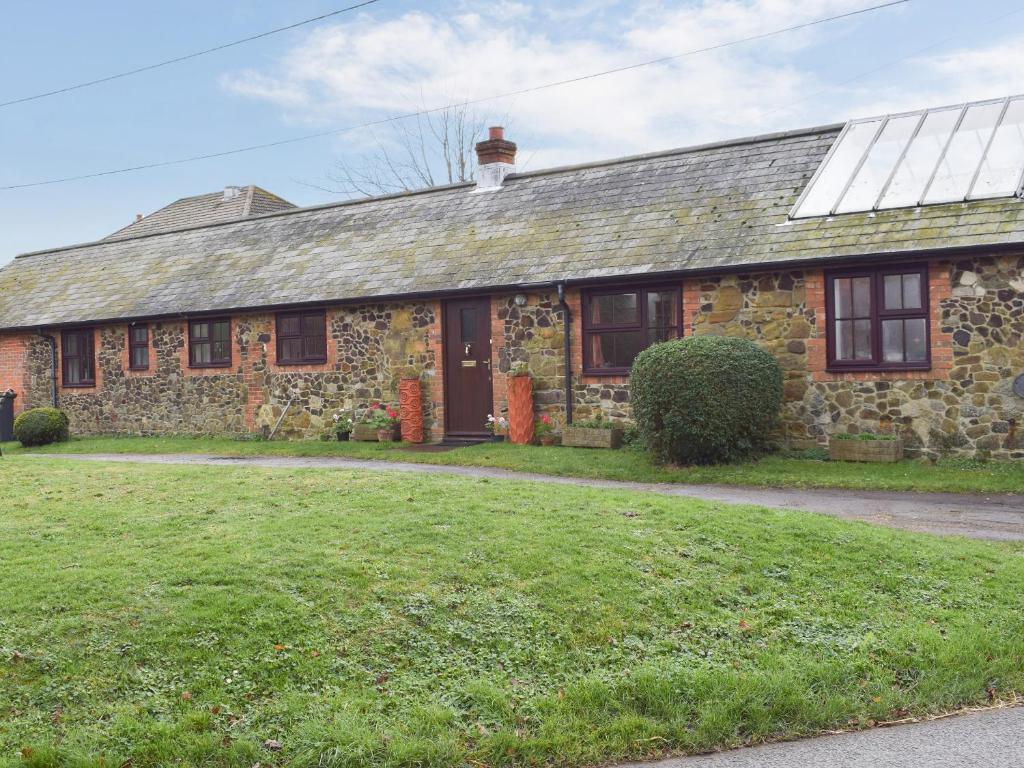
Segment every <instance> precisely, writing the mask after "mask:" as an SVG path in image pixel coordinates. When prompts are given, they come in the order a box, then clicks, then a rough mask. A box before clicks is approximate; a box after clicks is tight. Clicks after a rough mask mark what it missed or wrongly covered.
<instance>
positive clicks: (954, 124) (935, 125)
mask: <svg viewBox="0 0 1024 768" xmlns="http://www.w3.org/2000/svg"><path fill="white" fill-rule="evenodd" d="M1022 184H1024V96H1011V97H1009V98H1006V99H999V100H995V101H981V102H977V103H974V104H964V105H962V106H959V107H942V108H940V109H929V110H923V111H919V112H908V113H905V114H899V115H886V116H885V117H872V118H868V119H865V120H853V121H851V122H849V123H847V125H846V128H844V129H843V132H842V133H841V134H840V135H839V138H838V139H837V140H836V143H835V144H834V145H833V146H832V149H831V150H829V153H828V155H827V156H826V157H825V160H824V161H823V162H822V164H821V167H819V168H818V172H817V173H815V175H814V177H813V178H812V179H811V182H810V184H808V185H807V189H805V190H804V193H803V194H802V195H801V196H800V199H799V200H798V201H797V204H796V207H795V208H794V209H793V214H792V217H793V218H794V219H802V218H807V217H810V216H828V215H831V214H839V213H855V212H863V211H877V210H883V209H887V208H905V207H911V206H917V205H931V204H937V203H952V202H961V201H965V200H983V199H986V198H992V197H1012V196H1014V195H1017V196H1020V194H1021V187H1022Z"/></svg>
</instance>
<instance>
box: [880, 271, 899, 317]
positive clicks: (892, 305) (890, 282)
mask: <svg viewBox="0 0 1024 768" xmlns="http://www.w3.org/2000/svg"><path fill="white" fill-rule="evenodd" d="M884 306H885V308H886V309H903V275H886V276H885V303H884Z"/></svg>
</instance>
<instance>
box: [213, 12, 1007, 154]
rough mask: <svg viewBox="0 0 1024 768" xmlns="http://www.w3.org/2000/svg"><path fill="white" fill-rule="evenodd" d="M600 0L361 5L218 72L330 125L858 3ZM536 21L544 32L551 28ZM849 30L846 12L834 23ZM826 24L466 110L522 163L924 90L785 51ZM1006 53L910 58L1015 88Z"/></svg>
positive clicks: (720, 130)
mask: <svg viewBox="0 0 1024 768" xmlns="http://www.w3.org/2000/svg"><path fill="white" fill-rule="evenodd" d="M614 5H615V3H614V2H613V0H579V1H578V2H575V3H560V4H558V5H557V6H555V10H553V9H552V6H551V5H550V4H539V5H536V6H531V5H528V4H525V3H521V2H504V3H498V4H497V5H496V4H495V3H487V4H484V3H477V2H464V3H462V4H461V6H460V8H459V11H460V12H459V13H458V14H456V15H449V16H445V15H440V14H432V13H427V12H423V11H413V12H409V13H405V14H403V15H401V16H399V17H396V18H392V19H390V20H379V19H374V18H371V17H369V16H365V17H362V18H360V19H358V20H356V21H352V22H349V23H345V24H339V25H333V26H328V27H323V28H320V29H317V30H315V31H314V32H312V33H311V34H309V35H308V36H307V37H306V38H305V39H304V41H303V42H302V43H301V44H300V45H298V46H296V47H295V48H293V49H292V50H291V51H290V52H289V53H288V54H287V55H286V56H285V57H284V58H283V59H282V60H281V61H280V63H279V66H277V67H276V68H274V69H273V70H272V71H244V72H238V73H234V74H231V75H229V76H226V77H224V78H223V80H222V82H223V85H224V87H225V88H226V89H227V90H229V91H231V92H233V93H236V94H239V95H242V96H246V97H251V98H258V99H261V100H264V101H266V102H268V103H271V104H274V105H276V106H277V107H278V108H280V109H281V110H282V112H283V114H284V115H285V116H286V117H287V118H288V119H289V120H301V121H306V122H309V123H311V124H318V125H319V124H323V125H334V124H339V123H341V124H344V123H345V122H358V121H361V120H366V119H373V118H375V117H380V116H382V115H393V114H399V113H404V112H408V111H412V110H415V109H418V108H421V107H423V106H427V107H433V106H440V105H442V104H445V103H448V102H451V101H453V100H458V99H460V98H467V99H474V98H479V97H483V96H488V95H492V94H496V93H502V92H508V91H514V90H518V89H521V88H528V87H531V86H535V85H539V84H543V83H548V82H552V81H557V80H564V79H567V78H571V77H576V76H581V75H586V74H589V73H593V72H598V71H602V70H607V69H612V68H616V67H622V66H627V65H630V64H634V63H636V62H639V61H643V60H646V59H652V58H657V57H660V56H668V55H673V54H677V53H680V52H682V51H686V50H690V49H695V48H702V47H706V46H708V45H714V44H716V43H721V42H725V41H728V40H735V39H738V38H743V37H747V36H751V35H756V34H760V33H763V32H765V31H766V30H771V29H776V28H781V27H786V26H791V25H794V24H798V23H802V22H806V21H810V20H814V19H818V18H822V17H825V16H829V15H833V14H837V13H843V12H846V11H850V10H853V9H857V8H862V7H863V6H864V2H863V0H801V2H800V3H794V2H791V0H703V1H702V2H698V3H693V4H690V5H685V6H682V7H680V6H679V5H678V4H675V5H671V6H670V5H665V4H662V3H657V2H651V3H640V4H637V5H635V6H632V7H631V8H630V9H629V10H628V12H627V13H628V15H626V16H623V15H622V11H623V9H622V8H621V7H619V8H616V9H615V10H616V11H617V14H616V15H615V17H614V23H611V22H612V18H611V16H610V15H609V14H610V8H611V6H614ZM499 6H500V7H499ZM496 9H497V10H496ZM553 14H558V19H559V22H560V23H555V22H554V18H555V17H554V16H553ZM548 29H552V30H559V31H558V32H557V33H556V34H557V36H556V34H549V33H547V32H546V31H545V30H548ZM567 29H568V30H571V33H567V32H566V30H567ZM855 29H856V26H855V23H848V24H846V25H844V26H843V27H841V28H838V31H836V30H835V29H834V30H833V33H834V34H845V33H846V32H848V31H849V30H855ZM825 35H826V32H825V28H824V27H814V28H811V29H807V30H803V31H801V32H799V33H791V34H787V35H781V36H778V37H773V38H768V39H766V40H762V41H759V42H758V43H754V44H748V45H739V46H735V47H731V48H728V49H723V50H718V51H714V52H710V53H704V54H700V55H696V56H690V57H685V58H679V59H676V60H674V61H672V62H669V63H666V64H660V65H656V66H651V67H645V68H642V69H638V70H633V71H629V72H624V73H620V74H614V75H609V76H607V77H602V78H597V79H593V80H585V81H583V82H580V83H576V84H574V85H571V86H568V87H559V88H552V89H548V90H542V91H539V92H535V93H530V94H524V95H520V96H517V97H514V98H507V99H502V100H499V101H497V102H492V103H487V104H484V105H482V106H481V111H483V112H485V113H487V114H488V115H489V116H490V117H492V118H493V119H502V118H503V116H504V115H506V114H507V115H510V116H511V119H512V122H513V124H514V126H515V135H514V136H512V138H514V139H516V140H517V141H518V142H519V144H520V147H521V148H522V150H523V151H522V153H521V158H522V160H523V162H529V165H530V167H531V168H538V167H542V166H545V165H550V164H553V163H562V162H576V161H580V160H587V159H597V158H601V157H607V156H613V155H619V154H627V153H633V152H644V151H651V150H655V149H661V148H667V147H673V146H680V145H683V144H688V143H695V142H700V141H708V140H714V139H720V138H727V137H729V136H737V135H742V134H748V133H756V132H759V131H762V130H772V129H778V128H784V127H794V126H799V125H804V124H813V123H816V122H821V121H822V119H823V118H824V119H835V118H836V117H837V115H836V114H834V113H828V112H826V106H827V105H831V106H832V108H834V107H835V105H836V104H837V103H841V104H842V105H844V106H845V107H846V108H847V109H849V110H851V111H849V112H845V113H840V114H841V115H842V116H847V115H850V116H852V115H865V114H871V113H872V111H864V110H866V109H868V108H869V107H875V106H877V107H879V108H881V107H887V106H889V105H893V104H897V103H905V102H907V101H908V99H910V98H913V97H918V96H921V95H925V94H922V91H921V90H916V91H915V90H914V89H909V90H908V89H903V90H900V89H899V88H890V89H888V90H886V89H881V90H880V89H878V88H873V89H870V90H869V89H863V90H858V87H857V86H849V87H846V88H840V89H834V88H833V89H830V88H829V85H828V83H824V82H822V81H820V80H819V78H818V76H817V74H816V73H815V72H814V71H813V68H808V67H807V66H806V65H805V66H803V67H801V66H798V65H797V64H795V63H793V62H796V61H798V60H799V58H800V57H799V54H800V53H803V52H806V51H808V50H812V48H813V46H815V45H818V44H820V42H821V40H822V39H823V36H825ZM824 54H825V55H827V52H824ZM865 64H866V65H870V62H865ZM1021 64H1024V47H1015V46H1010V45H1007V46H1006V48H1005V50H1003V49H995V50H991V51H986V50H983V51H964V52H962V53H958V54H951V55H948V56H943V57H937V58H932V59H927V58H922V59H919V60H917V61H915V62H912V63H911V66H912V67H914V68H916V69H917V71H918V72H919V73H922V76H925V75H928V76H930V77H931V80H932V82H938V83H940V85H939V86H938V87H935V88H932V89H929V92H928V93H927V94H926V95H927V97H928V98H934V99H938V103H942V101H943V99H950V98H952V99H953V100H955V99H957V98H962V96H961V94H969V93H970V94H977V93H978V92H981V91H983V92H984V94H987V93H989V92H992V91H993V90H998V91H999V92H1002V93H1007V92H1010V91H1013V90H1021V86H1020V82H1019V77H1017V76H1015V74H1014V73H1019V72H1022V71H1024V68H1022V67H1021ZM1014 81H1016V82H1014ZM999 89H1002V90H999ZM824 90H830V93H829V96H828V98H825V99H809V98H807V97H808V94H814V93H817V92H818V91H824ZM984 94H983V95H984ZM963 98H967V96H963ZM972 98H977V96H976V95H975V96H972ZM929 103H931V102H928V101H925V102H924V103H920V102H919V101H918V102H916V103H915V104H912V105H911V106H927V105H928V104H929ZM788 105H793V106H792V107H789V106H788ZM780 106H781V107H782V108H780ZM861 107H863V108H864V109H861ZM352 140H353V141H355V142H359V141H365V138H363V139H360V138H357V137H353V139H352ZM531 158H532V159H531Z"/></svg>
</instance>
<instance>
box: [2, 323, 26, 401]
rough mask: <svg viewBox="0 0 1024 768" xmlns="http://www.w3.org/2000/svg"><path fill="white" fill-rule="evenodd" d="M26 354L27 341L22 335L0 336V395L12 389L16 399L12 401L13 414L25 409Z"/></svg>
mask: <svg viewBox="0 0 1024 768" xmlns="http://www.w3.org/2000/svg"><path fill="white" fill-rule="evenodd" d="M27 354H28V340H27V337H26V335H24V334H0V393H2V392H6V391H7V390H8V389H13V390H14V391H15V392H16V393H17V395H18V399H17V400H15V401H14V412H15V413H20V412H21V411H23V410H24V409H25V397H26V395H25V393H26V391H27V390H28V387H29V382H28V369H27V367H26V365H25V359H26V356H27Z"/></svg>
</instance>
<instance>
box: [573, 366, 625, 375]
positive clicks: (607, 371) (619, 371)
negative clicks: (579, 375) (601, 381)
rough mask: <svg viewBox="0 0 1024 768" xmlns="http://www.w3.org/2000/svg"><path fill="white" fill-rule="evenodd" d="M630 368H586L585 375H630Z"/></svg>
mask: <svg viewBox="0 0 1024 768" xmlns="http://www.w3.org/2000/svg"><path fill="white" fill-rule="evenodd" d="M631 370H632V369H630V368H594V369H592V370H591V369H584V371H583V375H584V376H629V373H630V371H631Z"/></svg>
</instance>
